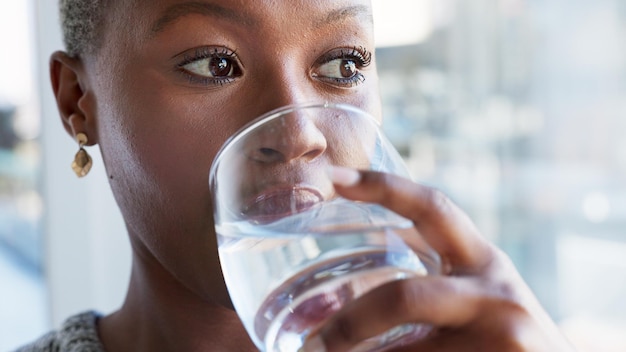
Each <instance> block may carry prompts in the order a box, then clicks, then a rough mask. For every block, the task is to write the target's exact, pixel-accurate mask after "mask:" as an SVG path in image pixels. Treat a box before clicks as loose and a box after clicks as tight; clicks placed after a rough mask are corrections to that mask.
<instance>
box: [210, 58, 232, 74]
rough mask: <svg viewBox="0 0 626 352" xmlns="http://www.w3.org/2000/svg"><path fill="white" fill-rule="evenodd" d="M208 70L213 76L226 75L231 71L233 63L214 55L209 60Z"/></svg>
mask: <svg viewBox="0 0 626 352" xmlns="http://www.w3.org/2000/svg"><path fill="white" fill-rule="evenodd" d="M209 72H210V73H211V76H213V77H228V76H230V75H231V74H232V73H233V64H232V62H231V61H230V60H229V59H227V58H224V57H214V58H211V59H210V61H209Z"/></svg>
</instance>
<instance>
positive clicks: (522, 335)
mask: <svg viewBox="0 0 626 352" xmlns="http://www.w3.org/2000/svg"><path fill="white" fill-rule="evenodd" d="M182 3H184V1H179V0H150V1H148V0H143V1H142V0H136V1H114V2H113V3H112V6H110V7H109V8H108V9H107V11H108V13H107V15H106V18H107V21H105V24H104V25H103V27H102V28H100V31H101V34H102V35H103V38H104V40H103V41H102V45H101V46H100V47H99V48H98V49H97V51H96V53H94V54H92V55H82V56H80V57H78V58H72V57H69V56H68V55H67V54H65V53H63V52H56V53H54V54H53V55H52V57H51V65H50V69H51V79H52V85H53V90H54V93H55V97H56V100H57V105H58V108H59V112H60V115H61V118H62V122H63V124H64V126H65V128H66V130H67V131H68V133H69V134H70V135H71V136H76V134H77V133H79V132H83V133H85V134H86V135H87V136H88V137H89V143H88V144H89V145H94V144H98V145H99V146H100V150H101V152H102V156H103V160H104V164H105V168H106V172H107V175H108V176H109V183H110V186H111V189H112V190H113V193H114V195H115V199H116V201H117V203H118V205H119V207H120V209H121V211H122V214H123V217H124V220H125V223H126V227H127V230H128V235H129V238H130V242H131V245H132V250H133V266H132V275H131V280H130V283H129V289H128V294H127V297H126V300H125V302H124V304H123V305H122V307H121V308H120V309H119V310H118V311H117V312H114V313H113V314H111V315H108V316H106V317H104V318H102V319H100V321H99V325H98V329H99V334H100V337H101V339H102V341H103V343H104V345H105V348H106V350H107V351H110V352H115V351H131V350H132V351H157V350H158V351H169V350H171V351H196V350H198V351H207V350H209V351H252V350H255V347H254V346H253V344H252V342H251V341H250V339H249V338H248V336H247V334H246V332H245V330H244V328H243V326H242V324H241V323H240V321H239V320H238V318H237V316H236V314H235V312H234V311H233V310H232V306H231V303H230V300H229V297H228V293H227V291H226V288H225V286H224V283H223V278H222V274H221V271H220V268H219V261H218V257H217V250H216V243H215V232H214V228H213V222H212V218H211V216H209V215H207V214H212V210H211V204H210V194H209V190H208V186H207V179H208V171H209V166H210V164H211V162H212V160H213V158H214V157H215V154H216V152H217V150H218V149H219V147H220V146H221V145H222V143H224V141H225V140H226V139H227V137H228V136H229V135H231V134H232V133H233V132H235V131H236V130H237V129H238V128H239V127H241V126H242V125H244V124H245V123H246V122H248V121H250V120H251V119H253V118H254V117H256V116H258V115H260V114H262V113H264V112H267V111H269V110H272V109H274V108H277V107H279V106H282V105H287V104H293V103H298V102H311V101H317V102H323V101H339V102H344V103H349V104H353V105H356V106H359V107H360V108H362V109H364V110H366V111H368V112H370V113H371V114H372V115H374V116H377V117H379V118H380V99H379V95H378V79H377V74H376V70H375V60H374V59H372V60H371V62H369V63H367V61H369V60H366V58H367V56H368V55H371V54H370V53H372V52H373V50H374V42H373V27H372V21H371V8H370V4H369V1H367V0H342V1H339V0H337V1H311V0H298V1H293V0H289V1H272V0H254V1H251V0H236V1H235V0H203V1H198V2H196V3H193V4H189V3H188V4H187V5H184V6H177V5H180V4H182ZM338 58H339V62H340V63H342V62H344V61H345V60H348V61H351V62H353V63H355V66H354V67H356V68H357V70H356V71H350V70H348V71H347V72H346V70H343V71H342V70H341V68H342V67H344V68H345V66H344V65H343V64H342V65H337V61H336V60H338ZM342 60H343V61H342ZM389 177H390V176H383V175H380V174H369V173H368V174H363V175H362V176H361V177H360V181H359V182H357V183H349V182H348V184H349V185H347V186H344V187H340V188H339V191H340V192H341V193H343V194H344V195H345V196H347V197H350V198H356V199H363V200H370V201H375V202H380V203H381V204H383V205H385V206H387V207H389V208H391V209H392V210H395V211H397V212H398V213H401V214H403V215H405V216H407V217H408V218H411V219H413V220H414V221H415V223H416V226H418V228H419V229H420V231H423V232H424V233H425V236H426V238H427V240H428V241H429V242H430V243H431V245H432V246H433V247H434V248H435V249H437V250H438V251H439V252H440V254H441V255H442V257H443V259H444V261H445V264H446V270H447V274H448V275H449V276H447V277H439V278H432V279H431V278H429V279H421V280H407V281H402V282H397V283H392V284H389V285H385V286H383V287H381V288H380V289H378V290H375V291H374V292H372V293H371V294H369V295H366V296H365V297H363V298H362V299H360V300H358V301H357V302H355V303H354V304H353V305H351V306H349V307H347V308H346V309H345V310H344V311H342V312H341V313H340V315H338V316H337V317H336V318H334V319H333V320H332V321H331V322H329V323H328V324H326V325H325V326H324V327H322V328H321V330H320V335H319V336H321V338H322V341H324V344H325V345H326V346H327V348H328V350H330V351H343V350H347V348H348V347H349V346H350V345H352V344H354V343H356V342H358V340H360V339H362V338H365V337H369V336H373V335H375V334H377V333H379V332H382V331H384V330H386V329H388V328H391V327H393V326H395V325H397V324H398V323H401V322H406V321H418V322H419V321H423V322H429V323H433V324H435V325H436V326H437V327H439V328H440V329H438V330H437V332H436V333H435V334H434V335H433V337H432V338H430V339H428V340H427V341H425V342H423V343H422V346H423V347H420V349H419V350H424V351H426V350H432V349H430V348H431V347H433V348H434V347H436V348H435V349H434V350H438V351H439V350H454V351H464V350H468V351H471V350H481V351H488V350H493V351H504V350H507V351H508V350H529V351H530V350H547V351H559V350H568V348H569V347H568V346H567V342H566V341H565V340H564V339H563V337H562V336H561V335H560V334H559V332H558V330H557V329H556V327H555V326H554V324H553V323H552V322H551V321H550V320H549V318H548V317H547V315H546V314H545V312H544V311H543V310H542V309H541V307H540V306H539V305H538V304H537V303H536V301H535V300H534V298H533V297H532V294H531V293H530V290H529V289H528V288H527V287H526V285H525V284H524V283H523V281H522V280H521V279H519V277H518V275H517V273H516V271H515V269H514V267H513V266H512V265H511V264H510V262H509V261H508V259H506V257H505V256H504V255H503V254H502V253H501V252H500V251H498V250H497V249H495V248H494V247H493V246H491V245H490V244H489V243H487V242H486V241H484V240H483V239H482V237H481V236H480V234H479V233H478V232H477V231H476V230H475V228H474V227H473V225H471V221H470V220H469V219H467V217H466V216H465V215H464V214H463V213H462V212H461V211H460V210H458V209H457V208H456V207H454V206H453V205H451V203H450V202H449V201H447V199H446V198H445V197H443V196H441V195H439V193H436V192H434V191H432V190H430V189H428V188H425V187H422V186H420V185H417V184H415V183H412V182H408V181H406V180H393V181H390V178H389ZM344 181H345V180H344ZM339 182H340V183H341V182H342V181H341V180H339ZM343 183H344V184H346V182H343ZM433 195H436V196H433ZM424 301H426V302H429V303H430V304H428V305H427V306H426V305H423V304H421V302H424ZM373 302H374V303H375V304H373ZM380 302H389V303H388V305H385V306H384V308H385V309H376V307H380ZM453 302H456V303H455V304H450V303H453ZM407 308H408V309H407ZM453 308H454V309H453ZM372 322H376V323H372ZM313 341H314V342H316V341H317V342H316V343H318V344H317V346H319V341H320V340H319V339H313ZM511 347H515V348H511ZM517 347H519V348H517ZM446 348H447V349H446ZM516 348H517V349H516ZM408 350H414V348H413V347H410V348H408Z"/></svg>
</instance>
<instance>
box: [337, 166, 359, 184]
mask: <svg viewBox="0 0 626 352" xmlns="http://www.w3.org/2000/svg"><path fill="white" fill-rule="evenodd" d="M329 174H330V180H331V181H333V183H334V184H336V185H339V186H343V187H351V186H354V185H356V184H357V183H359V180H361V174H360V173H359V172H358V171H357V170H355V169H349V168H347V167H343V166H331V167H330V169H329Z"/></svg>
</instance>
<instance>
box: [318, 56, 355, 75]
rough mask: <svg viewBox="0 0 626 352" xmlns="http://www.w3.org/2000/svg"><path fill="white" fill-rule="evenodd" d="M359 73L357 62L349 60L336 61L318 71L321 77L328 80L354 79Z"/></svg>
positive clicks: (324, 65) (326, 64)
mask: <svg viewBox="0 0 626 352" xmlns="http://www.w3.org/2000/svg"><path fill="white" fill-rule="evenodd" d="M358 72H359V71H358V70H357V64H356V62H355V61H354V60H349V59H334V60H332V61H330V62H328V63H325V64H323V65H322V66H320V68H319V69H318V70H317V73H318V74H319V75H321V76H324V77H328V78H352V77H354V76H355V75H356V74H357V73H358Z"/></svg>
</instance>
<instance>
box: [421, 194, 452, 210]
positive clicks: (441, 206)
mask: <svg viewBox="0 0 626 352" xmlns="http://www.w3.org/2000/svg"><path fill="white" fill-rule="evenodd" d="M424 199H425V201H426V204H428V206H427V207H425V209H424V211H425V212H427V213H428V214H429V215H435V216H440V215H445V214H448V213H449V212H450V211H451V209H452V207H453V204H452V201H451V200H450V198H448V196H446V195H445V194H444V193H443V192H442V191H440V190H438V189H435V188H426V189H425V190H424Z"/></svg>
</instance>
